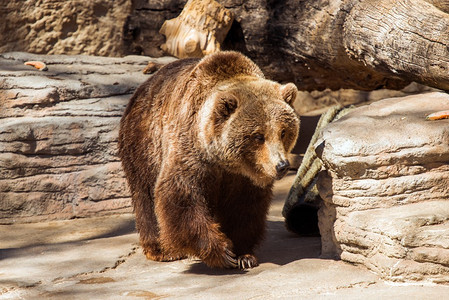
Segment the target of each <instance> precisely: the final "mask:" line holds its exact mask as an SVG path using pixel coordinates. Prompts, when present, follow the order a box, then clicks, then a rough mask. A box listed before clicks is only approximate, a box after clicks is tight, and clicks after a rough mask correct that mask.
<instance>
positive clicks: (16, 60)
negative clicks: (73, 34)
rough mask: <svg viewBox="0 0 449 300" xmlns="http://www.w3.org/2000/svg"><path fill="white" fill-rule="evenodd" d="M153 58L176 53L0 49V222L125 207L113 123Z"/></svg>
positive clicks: (126, 197) (125, 194) (126, 198)
mask: <svg viewBox="0 0 449 300" xmlns="http://www.w3.org/2000/svg"><path fill="white" fill-rule="evenodd" d="M150 60H151V61H154V62H156V63H160V64H166V63H168V62H171V61H173V60H174V58H168V57H165V58H159V59H152V58H150V57H144V56H127V57H124V58H105V57H93V56H82V55H76V56H65V55H50V56H49V55H34V54H29V53H22V52H13V53H3V54H0V223H12V222H18V221H19V222H24V221H39V220H45V219H68V218H73V217H84V216H89V215H93V214H95V215H98V214H105V213H110V212H121V211H130V198H129V191H128V190H127V186H126V183H125V178H124V175H123V173H122V171H121V166H120V161H119V159H118V157H117V136H118V128H119V122H120V118H121V116H122V113H123V111H124V109H125V107H126V105H127V103H128V100H129V98H130V97H131V94H132V93H133V91H134V90H135V89H136V88H137V86H139V85H140V84H141V83H142V82H143V81H145V80H146V79H147V78H148V77H149V75H144V74H143V73H142V70H143V69H144V68H145V66H146V65H147V64H148V62H149V61H150ZM25 61H42V62H44V63H46V64H47V67H48V71H38V70H37V69H34V68H32V67H30V66H25V65H24V62H25Z"/></svg>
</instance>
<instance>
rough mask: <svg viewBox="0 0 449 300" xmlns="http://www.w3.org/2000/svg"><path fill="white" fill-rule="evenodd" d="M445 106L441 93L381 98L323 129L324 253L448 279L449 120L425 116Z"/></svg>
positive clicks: (401, 276) (398, 273)
mask: <svg viewBox="0 0 449 300" xmlns="http://www.w3.org/2000/svg"><path fill="white" fill-rule="evenodd" d="M442 110H449V96H448V95H447V94H445V93H439V92H436V93H428V94H421V95H414V96H408V97H402V98H395V99H385V100H381V101H378V102H375V103H373V104H371V105H368V106H364V107H360V108H357V109H354V110H353V111H352V112H350V113H348V114H347V115H346V116H344V117H343V118H341V119H340V120H338V121H336V122H334V123H331V124H329V125H328V126H327V127H326V128H324V129H323V131H322V138H321V140H319V141H318V142H317V145H318V147H317V152H318V153H319V155H320V157H321V158H322V160H323V163H324V164H325V166H326V170H327V171H326V172H322V173H321V174H320V177H319V179H318V186H319V187H318V189H319V191H320V195H321V197H322V198H323V200H324V205H323V206H322V208H321V211H320V215H319V219H320V221H319V222H320V231H321V235H322V244H323V245H322V250H323V255H327V256H334V255H336V256H337V257H339V258H341V259H343V260H346V261H349V262H352V263H358V264H363V265H365V266H367V267H368V268H369V269H371V270H372V271H374V272H376V273H378V274H379V275H381V276H382V277H383V278H385V279H388V280H393V281H429V282H435V283H445V284H447V283H449V119H444V120H438V121H427V120H426V116H427V115H428V114H430V113H433V112H436V111H442Z"/></svg>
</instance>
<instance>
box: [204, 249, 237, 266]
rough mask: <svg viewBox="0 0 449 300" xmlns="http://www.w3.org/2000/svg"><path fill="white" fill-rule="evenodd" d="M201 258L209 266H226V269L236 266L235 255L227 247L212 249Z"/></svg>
mask: <svg viewBox="0 0 449 300" xmlns="http://www.w3.org/2000/svg"><path fill="white" fill-rule="evenodd" d="M202 260H203V261H204V262H205V263H206V265H208V266H209V267H215V268H226V269H236V268H238V261H237V258H236V255H235V254H234V253H233V252H232V251H231V250H229V249H228V248H224V249H221V251H218V250H216V251H212V252H211V253H209V255H207V256H206V257H205V258H203V259H202Z"/></svg>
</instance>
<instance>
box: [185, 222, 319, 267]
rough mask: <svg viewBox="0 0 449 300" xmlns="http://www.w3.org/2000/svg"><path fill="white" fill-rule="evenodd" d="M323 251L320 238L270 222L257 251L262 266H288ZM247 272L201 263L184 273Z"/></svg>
mask: <svg viewBox="0 0 449 300" xmlns="http://www.w3.org/2000/svg"><path fill="white" fill-rule="evenodd" d="M320 251H321V241H320V237H317V236H313V237H302V236H299V235H297V234H294V233H291V232H289V231H287V229H286V228H285V225H284V222H282V221H268V222H267V233H266V238H265V240H264V241H263V242H262V244H261V245H260V247H259V248H258V250H257V251H256V256H257V258H258V260H259V263H260V264H265V263H268V264H275V265H279V266H282V265H286V264H288V263H291V262H294V261H296V260H300V259H304V258H319V257H320ZM246 272H248V271H245V270H232V269H229V270H228V269H213V268H209V267H207V266H206V265H205V264H204V263H202V262H201V261H197V262H195V263H192V264H191V265H190V268H189V269H187V270H186V271H184V273H188V274H206V275H215V276H220V275H232V274H245V273H246Z"/></svg>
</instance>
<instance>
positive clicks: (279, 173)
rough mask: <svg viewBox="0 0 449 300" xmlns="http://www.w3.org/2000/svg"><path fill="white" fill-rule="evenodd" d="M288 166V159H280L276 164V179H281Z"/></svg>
mask: <svg viewBox="0 0 449 300" xmlns="http://www.w3.org/2000/svg"><path fill="white" fill-rule="evenodd" d="M289 167H290V162H289V161H288V160H281V161H280V162H279V163H278V164H277V165H276V172H277V176H276V178H277V179H281V178H282V177H284V176H285V174H287V171H288V168H289Z"/></svg>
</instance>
